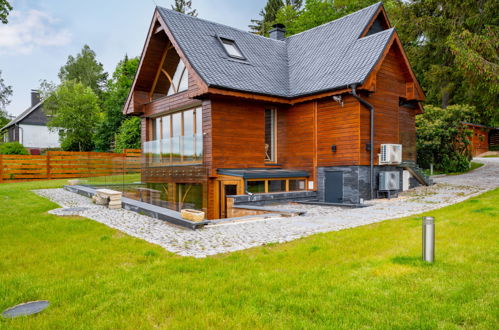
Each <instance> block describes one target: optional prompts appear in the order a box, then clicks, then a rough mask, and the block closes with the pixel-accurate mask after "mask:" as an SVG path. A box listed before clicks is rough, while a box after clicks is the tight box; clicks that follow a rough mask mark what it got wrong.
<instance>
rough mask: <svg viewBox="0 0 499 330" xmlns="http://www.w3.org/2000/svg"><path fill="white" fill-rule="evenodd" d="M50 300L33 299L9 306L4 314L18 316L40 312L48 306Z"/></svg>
mask: <svg viewBox="0 0 499 330" xmlns="http://www.w3.org/2000/svg"><path fill="white" fill-rule="evenodd" d="M48 305H49V302H48V301H47V300H39V301H31V302H27V303H24V304H19V305H16V306H14V307H11V308H7V309H6V310H5V311H4V312H3V313H2V316H3V317H6V318H14V317H18V316H26V315H33V314H36V313H40V312H41V311H43V310H44V309H45V308H47V307H48Z"/></svg>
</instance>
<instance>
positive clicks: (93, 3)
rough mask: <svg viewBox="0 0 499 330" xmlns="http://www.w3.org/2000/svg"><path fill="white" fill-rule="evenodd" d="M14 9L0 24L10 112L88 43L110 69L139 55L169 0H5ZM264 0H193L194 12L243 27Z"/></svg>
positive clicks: (0, 51) (18, 109)
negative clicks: (156, 16)
mask: <svg viewBox="0 0 499 330" xmlns="http://www.w3.org/2000/svg"><path fill="white" fill-rule="evenodd" d="M9 2H10V3H11V5H12V6H13V7H14V10H13V11H12V12H11V13H10V15H9V23H8V24H6V25H5V24H0V70H1V71H2V78H3V79H4V82H5V84H7V85H10V86H12V88H13V91H14V93H13V96H12V98H11V100H12V102H11V103H10V105H8V106H7V111H8V112H9V113H10V114H11V115H18V114H20V113H21V112H23V111H24V110H25V109H27V108H28V107H29V105H30V103H31V96H30V92H31V89H36V88H38V86H39V85H40V80H42V79H47V80H49V81H53V82H56V83H59V79H58V77H57V74H58V72H59V69H60V67H61V66H63V65H64V64H65V63H66V60H67V58H68V56H69V55H76V54H77V53H78V52H79V51H80V50H81V48H82V47H83V45H85V44H88V45H89V46H90V48H92V49H93V50H94V51H95V52H96V54H97V60H98V61H99V62H101V63H102V64H103V65H104V69H105V70H106V71H107V72H109V73H110V74H112V72H113V71H114V68H115V66H116V64H117V63H118V62H119V61H120V60H121V59H122V58H123V57H124V55H125V54H128V55H129V56H130V57H133V56H137V55H140V53H141V52H142V48H143V46H144V41H145V38H146V36H147V31H148V28H149V24H150V23H151V18H152V15H153V12H154V8H155V6H156V5H158V6H163V7H166V8H170V7H171V4H173V3H174V0H37V1H35V0H10V1H9ZM266 2H267V0H192V7H193V8H195V9H197V10H198V17H200V18H204V19H207V20H210V21H214V22H218V23H222V24H226V25H229V26H233V27H236V28H239V29H242V30H248V24H249V23H250V20H251V19H253V18H257V17H258V13H259V12H260V10H261V8H263V7H264V5H265V3H266Z"/></svg>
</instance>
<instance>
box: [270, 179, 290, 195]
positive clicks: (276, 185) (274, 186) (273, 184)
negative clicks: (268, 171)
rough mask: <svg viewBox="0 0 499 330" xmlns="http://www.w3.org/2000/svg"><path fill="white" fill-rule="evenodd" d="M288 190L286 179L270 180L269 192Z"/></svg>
mask: <svg viewBox="0 0 499 330" xmlns="http://www.w3.org/2000/svg"><path fill="white" fill-rule="evenodd" d="M283 191H286V180H269V192H283Z"/></svg>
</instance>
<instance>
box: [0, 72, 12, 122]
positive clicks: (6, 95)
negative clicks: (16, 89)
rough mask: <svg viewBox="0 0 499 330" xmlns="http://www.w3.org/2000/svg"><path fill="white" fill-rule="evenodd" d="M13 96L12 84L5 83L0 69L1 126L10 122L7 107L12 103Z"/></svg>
mask: <svg viewBox="0 0 499 330" xmlns="http://www.w3.org/2000/svg"><path fill="white" fill-rule="evenodd" d="M11 96H12V86H8V85H5V83H4V80H3V78H2V71H1V70H0V128H2V127H4V126H5V125H7V124H8V123H9V122H10V116H9V114H8V113H7V110H6V108H7V106H8V105H9V104H10V97H11Z"/></svg>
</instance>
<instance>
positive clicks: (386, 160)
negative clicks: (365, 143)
mask: <svg viewBox="0 0 499 330" xmlns="http://www.w3.org/2000/svg"><path fill="white" fill-rule="evenodd" d="M401 162H402V145H401V144H382V145H381V153H380V154H379V163H380V164H400V163H401Z"/></svg>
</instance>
